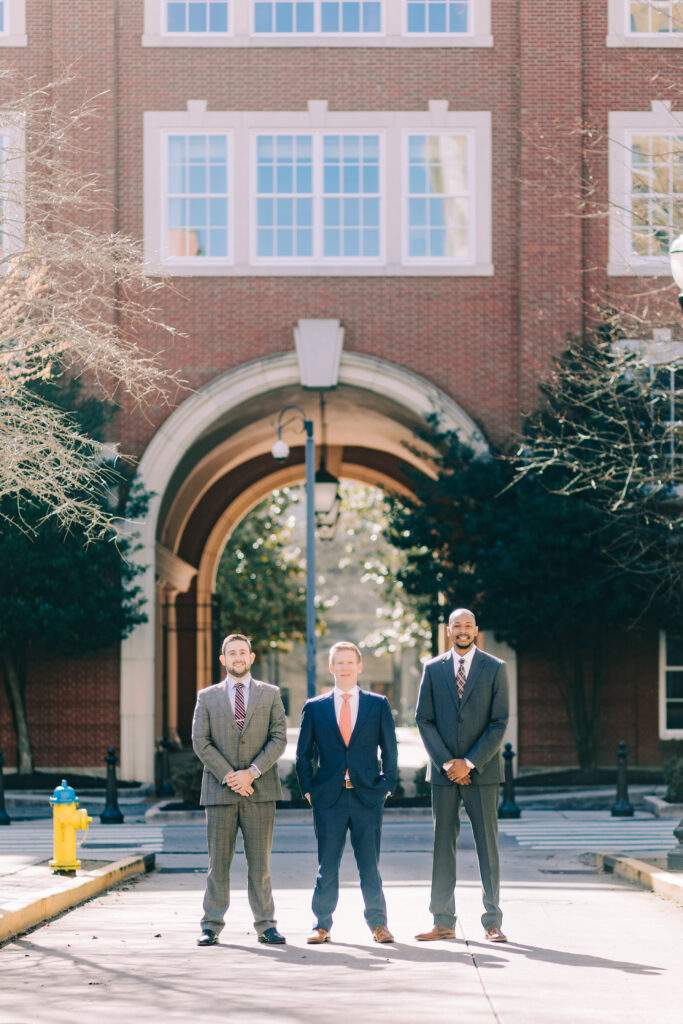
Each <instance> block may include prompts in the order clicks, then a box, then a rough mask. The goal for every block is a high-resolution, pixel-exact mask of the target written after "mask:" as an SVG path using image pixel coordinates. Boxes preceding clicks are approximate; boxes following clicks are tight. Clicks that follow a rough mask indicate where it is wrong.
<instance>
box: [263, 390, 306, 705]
mask: <svg viewBox="0 0 683 1024" xmlns="http://www.w3.org/2000/svg"><path fill="white" fill-rule="evenodd" d="M288 413H292V414H293V415H292V416H290V417H289V419H287V418H286V416H287V414H288ZM298 417H301V423H302V426H303V430H304V431H305V433H306V696H307V697H315V677H316V642H315V440H314V437H313V420H309V419H307V418H306V414H305V412H304V411H303V409H300V408H299V406H298V405H287V406H285V408H284V409H281V410H280V412H279V413H278V417H277V424H276V430H277V440H276V442H275V444H274V445H273V448H272V455H273V458H274V459H278V460H279V461H282V460H283V459H286V458H288V456H289V445H288V444H287V442H286V441H285V440H284V439H283V437H282V432H283V430H284V428H285V427H286V426H287V425H288V424H290V423H291V422H292V421H293V420H295V419H297V418H298Z"/></svg>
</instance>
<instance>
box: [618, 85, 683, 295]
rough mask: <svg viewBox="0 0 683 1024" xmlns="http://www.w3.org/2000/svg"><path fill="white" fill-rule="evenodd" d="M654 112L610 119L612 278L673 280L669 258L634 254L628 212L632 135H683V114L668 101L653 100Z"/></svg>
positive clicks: (620, 114) (622, 113) (624, 113)
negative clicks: (648, 257)
mask: <svg viewBox="0 0 683 1024" xmlns="http://www.w3.org/2000/svg"><path fill="white" fill-rule="evenodd" d="M651 108H652V109H651V110H629V111H625V110H620V111H617V112H612V113H610V114H609V116H608V137H609V143H608V147H609V204H610V205H609V262H608V264H607V274H608V275H609V276H610V277H671V265H670V262H669V257H668V256H662V257H661V258H658V257H652V258H650V259H643V258H642V257H640V258H639V257H637V256H633V255H631V244H630V230H629V212H628V209H627V205H628V198H627V197H628V196H629V194H630V187H629V176H630V171H631V163H630V143H629V140H630V136H631V134H633V133H635V132H645V133H648V132H655V133H656V132H661V133H662V134H665V133H671V134H683V113H681V112H679V111H674V110H672V109H671V102H670V101H669V100H653V101H652V103H651Z"/></svg>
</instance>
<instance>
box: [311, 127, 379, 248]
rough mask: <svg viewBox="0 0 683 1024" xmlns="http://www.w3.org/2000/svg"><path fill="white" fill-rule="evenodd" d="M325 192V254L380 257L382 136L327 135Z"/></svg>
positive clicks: (324, 165)
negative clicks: (380, 164) (380, 158)
mask: <svg viewBox="0 0 683 1024" xmlns="http://www.w3.org/2000/svg"><path fill="white" fill-rule="evenodd" d="M323 192H324V196H325V199H324V202H323V222H324V224H325V232H324V237H323V255H324V256H327V257H334V256H339V257H347V258H353V257H361V256H364V257H377V256H378V255H379V194H378V193H379V136H376V135H374V136H362V135H326V136H325V137H324V140H323ZM333 196H334V197H335V198H332V197H333ZM361 197H364V198H361Z"/></svg>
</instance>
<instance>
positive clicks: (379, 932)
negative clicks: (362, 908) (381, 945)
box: [372, 924, 395, 942]
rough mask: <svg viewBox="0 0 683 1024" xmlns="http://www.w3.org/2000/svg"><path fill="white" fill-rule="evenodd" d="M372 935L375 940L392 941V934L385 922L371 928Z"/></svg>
mask: <svg viewBox="0 0 683 1024" xmlns="http://www.w3.org/2000/svg"><path fill="white" fill-rule="evenodd" d="M372 937H373V939H374V940H375V942H394V941H395V940H394V936H393V935H392V934H391V932H390V931H389V929H388V928H387V926H386V925H385V924H378V925H377V927H376V928H373V929H372Z"/></svg>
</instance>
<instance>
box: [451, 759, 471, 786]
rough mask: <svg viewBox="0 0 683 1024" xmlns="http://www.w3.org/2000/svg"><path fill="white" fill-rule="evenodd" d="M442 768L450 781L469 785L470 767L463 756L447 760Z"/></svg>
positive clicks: (460, 784)
mask: <svg viewBox="0 0 683 1024" xmlns="http://www.w3.org/2000/svg"><path fill="white" fill-rule="evenodd" d="M444 770H445V772H446V775H447V776H448V778H449V779H450V780H451V782H456V783H457V784H458V785H459V786H469V785H471V783H472V779H471V778H470V768H469V767H468V765H467V762H466V761H464V760H463V758H461V757H456V758H454V759H453V760H452V761H447V762H446V764H445V765H444Z"/></svg>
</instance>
